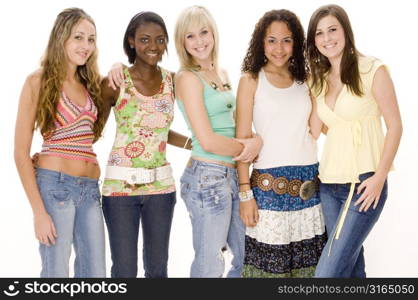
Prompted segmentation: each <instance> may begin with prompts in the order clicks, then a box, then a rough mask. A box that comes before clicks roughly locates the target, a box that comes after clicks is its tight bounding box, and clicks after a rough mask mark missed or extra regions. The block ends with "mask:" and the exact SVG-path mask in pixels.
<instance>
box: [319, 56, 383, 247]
mask: <svg viewBox="0 0 418 300" xmlns="http://www.w3.org/2000/svg"><path fill="white" fill-rule="evenodd" d="M380 66H384V65H383V63H382V62H381V61H380V60H378V59H377V58H374V57H370V56H360V57H359V71H360V78H361V82H362V88H363V96H361V97H359V96H357V95H355V94H353V93H351V92H350V90H349V89H348V87H347V86H346V85H343V88H342V90H341V92H340V94H339V95H338V97H337V99H336V102H335V107H334V110H331V109H330V108H329V106H328V105H327V104H326V103H325V93H326V90H327V87H326V83H325V85H324V88H323V90H322V91H321V93H320V94H319V95H318V94H317V95H316V101H317V106H318V116H319V118H320V119H321V120H322V121H323V122H324V124H325V125H326V126H327V127H328V132H327V138H326V140H325V145H324V149H323V152H322V157H321V160H320V164H319V178H320V179H321V182H323V183H351V187H350V192H349V195H348V198H347V200H346V202H345V205H344V210H343V213H342V215H341V217H340V219H339V221H338V225H337V230H336V232H335V236H334V237H333V238H335V239H338V238H339V235H340V232H341V228H342V226H343V224H344V219H345V216H346V214H347V212H348V208H349V206H350V202H351V199H352V196H353V193H354V188H355V183H357V182H359V175H360V174H363V173H367V172H374V171H376V169H377V167H378V165H379V162H380V157H381V155H382V151H383V145H384V138H385V137H384V134H383V129H382V122H381V116H382V114H381V112H380V110H379V107H378V105H377V102H376V100H375V98H374V96H373V92H372V85H373V79H374V75H375V73H376V71H377V69H378V68H379V67H380ZM314 94H315V92H314ZM330 249H331V247H330Z"/></svg>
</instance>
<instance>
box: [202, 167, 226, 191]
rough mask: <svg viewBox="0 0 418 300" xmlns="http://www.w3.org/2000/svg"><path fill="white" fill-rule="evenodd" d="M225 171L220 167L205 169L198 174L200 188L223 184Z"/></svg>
mask: <svg viewBox="0 0 418 300" xmlns="http://www.w3.org/2000/svg"><path fill="white" fill-rule="evenodd" d="M226 181H227V178H226V172H225V171H223V170H220V169H210V168H209V169H205V170H203V171H202V172H201V174H200V180H199V182H200V187H201V188H202V189H206V188H215V187H217V186H220V185H223V184H225V182H226Z"/></svg>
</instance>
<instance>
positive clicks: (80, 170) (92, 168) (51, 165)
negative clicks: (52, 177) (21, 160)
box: [36, 155, 100, 179]
mask: <svg viewBox="0 0 418 300" xmlns="http://www.w3.org/2000/svg"><path fill="white" fill-rule="evenodd" d="M36 166H37V167H39V168H43V169H48V170H52V171H57V172H62V173H65V174H68V175H71V176H76V177H88V178H92V179H99V177H100V167H99V165H97V164H95V163H92V162H89V161H83V160H75V159H66V158H62V157H56V156H49V155H39V158H38V161H37V164H36Z"/></svg>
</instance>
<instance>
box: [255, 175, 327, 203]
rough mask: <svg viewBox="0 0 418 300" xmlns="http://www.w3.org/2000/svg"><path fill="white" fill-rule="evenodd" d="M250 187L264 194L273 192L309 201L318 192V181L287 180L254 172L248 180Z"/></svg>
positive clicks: (282, 177)
mask: <svg viewBox="0 0 418 300" xmlns="http://www.w3.org/2000/svg"><path fill="white" fill-rule="evenodd" d="M250 183H251V187H258V188H259V189H261V190H262V191H264V192H267V191H270V190H273V191H274V192H275V193H276V194H278V195H283V194H286V193H287V194H289V195H290V196H292V197H300V198H301V199H302V200H305V201H306V200H309V199H310V198H312V196H313V195H314V194H315V192H316V191H318V190H319V179H318V177H315V179H314V180H306V181H302V180H299V179H292V180H289V179H287V178H286V177H284V176H280V177H276V178H275V177H274V176H273V175H271V174H268V173H264V174H260V173H259V172H258V171H257V170H254V171H253V173H252V174H251V178H250Z"/></svg>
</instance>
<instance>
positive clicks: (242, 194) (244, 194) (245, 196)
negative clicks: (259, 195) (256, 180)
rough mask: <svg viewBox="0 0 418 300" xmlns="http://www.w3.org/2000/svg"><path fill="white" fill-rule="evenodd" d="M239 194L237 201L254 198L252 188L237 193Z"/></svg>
mask: <svg viewBox="0 0 418 300" xmlns="http://www.w3.org/2000/svg"><path fill="white" fill-rule="evenodd" d="M238 196H239V201H240V202H247V201H250V200H251V199H254V194H253V191H252V190H248V191H245V192H239V193H238Z"/></svg>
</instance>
